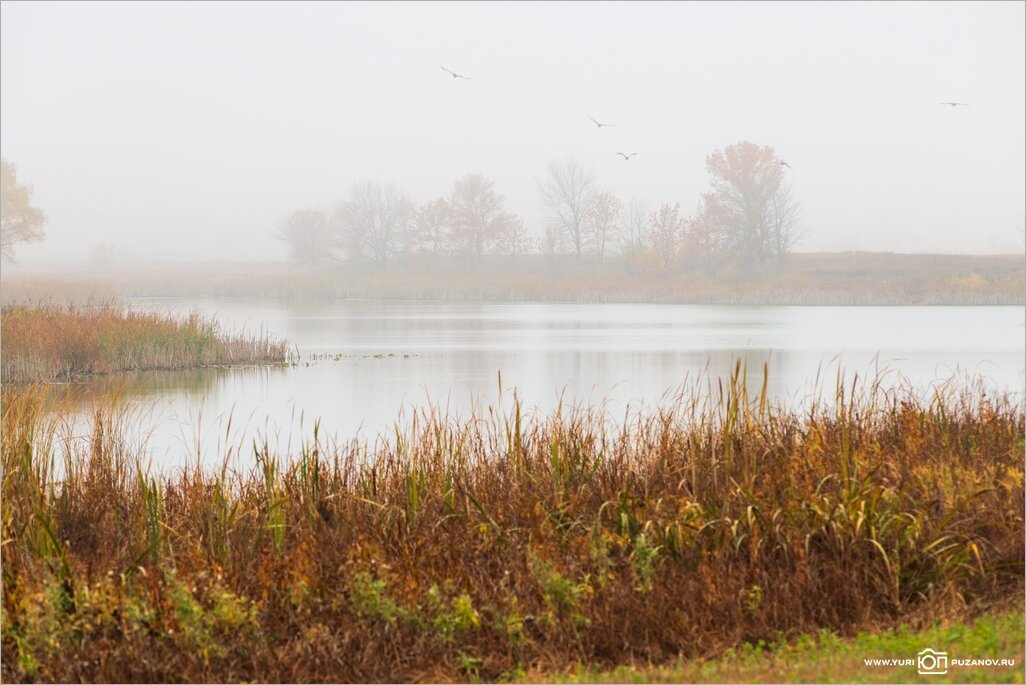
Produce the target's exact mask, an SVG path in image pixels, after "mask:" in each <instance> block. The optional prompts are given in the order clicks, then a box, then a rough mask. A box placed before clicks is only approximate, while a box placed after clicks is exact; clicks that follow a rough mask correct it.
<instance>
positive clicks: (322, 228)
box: [275, 209, 334, 266]
mask: <svg viewBox="0 0 1026 685" xmlns="http://www.w3.org/2000/svg"><path fill="white" fill-rule="evenodd" d="M275 237H277V238H278V239H280V240H284V241H285V242H286V243H288V246H289V259H291V260H292V261H294V262H297V263H299V264H302V265H304V266H318V265H320V264H323V263H325V262H326V261H328V260H330V259H331V258H332V257H333V256H334V255H333V251H334V246H333V244H332V242H333V240H332V230H331V224H329V223H328V217H326V216H325V215H324V213H323V212H319V211H317V210H315V209H300V210H298V211H295V212H293V213H292V214H291V216H289V218H288V219H286V220H285V225H284V226H282V228H281V230H279V231H278V232H277V234H275Z"/></svg>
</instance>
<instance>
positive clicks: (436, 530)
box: [2, 370, 1026, 682]
mask: <svg viewBox="0 0 1026 685" xmlns="http://www.w3.org/2000/svg"><path fill="white" fill-rule="evenodd" d="M743 378H744V375H743V374H741V373H740V370H739V372H738V373H736V374H735V375H734V377H733V378H731V379H725V382H724V384H723V385H722V386H721V387H722V393H721V394H719V395H716V396H711V395H709V394H703V395H690V396H689V395H683V396H681V397H680V398H679V399H678V400H677V401H676V402H675V403H673V404H671V405H668V406H664V407H663V408H662V410H660V411H659V412H656V413H654V414H651V415H649V416H647V417H639V418H638V419H637V420H636V421H633V422H632V423H630V424H628V425H624V426H610V425H608V421H609V419H608V418H606V417H605V416H604V415H603V414H602V413H601V411H600V410H597V409H589V408H587V407H581V408H576V409H570V408H565V409H563V410H560V411H557V412H554V413H552V414H549V415H542V416H537V417H534V418H529V417H525V416H523V415H522V414H521V409H520V406H519V405H515V406H514V407H512V408H511V409H509V410H508V411H505V412H485V413H482V414H479V415H478V416H477V417H476V418H467V419H465V420H462V421H455V420H452V419H448V418H446V417H444V416H443V415H442V414H440V413H439V412H437V411H436V410H434V409H432V408H426V409H425V410H424V411H422V412H419V413H418V414H417V416H416V418H415V419H411V420H410V421H408V422H407V423H406V424H404V425H403V426H402V427H399V428H397V430H396V431H395V433H394V435H393V436H392V437H390V438H382V439H379V440H376V441H373V442H370V443H367V442H358V441H354V442H352V443H343V444H332V445H331V446H330V447H329V446H328V444H326V443H325V442H324V441H323V440H322V439H320V436H318V431H317V429H315V430H314V432H313V434H312V435H310V436H308V439H307V442H306V444H305V445H304V446H303V447H301V448H297V449H296V451H295V452H294V453H291V454H275V453H274V452H272V451H271V450H270V449H269V448H267V447H266V446H262V445H261V444H259V443H257V444H255V445H254V446H253V450H254V458H255V459H256V462H257V465H256V467H255V468H253V469H238V468H236V459H237V458H238V455H233V454H232V453H230V452H229V453H227V454H225V464H224V467H223V468H221V469H217V470H215V471H213V472H210V471H204V470H200V469H198V468H186V469H185V470H184V471H176V472H175V473H174V474H162V475H159V476H158V475H156V474H153V473H151V472H149V471H148V470H147V469H146V468H145V467H143V466H141V465H140V464H139V463H137V461H136V459H137V458H138V457H139V455H137V454H134V453H133V452H132V451H131V449H130V448H129V447H128V445H129V442H128V441H126V440H123V439H122V436H121V435H120V434H119V430H120V428H119V427H120V426H122V425H123V423H122V422H121V421H120V420H119V418H118V417H119V410H118V408H117V406H116V405H115V406H110V405H105V406H101V407H98V409H97V411H96V412H95V414H94V418H93V422H94V424H93V430H92V432H91V434H90V435H86V436H85V437H84V438H83V439H81V440H67V439H65V435H64V432H63V431H64V430H65V428H62V427H63V426H67V425H68V424H67V423H66V422H63V421H62V420H61V418H60V412H59V411H58V412H57V413H56V414H47V413H44V412H43V411H42V409H43V406H44V398H43V397H42V395H41V394H40V391H39V389H33V388H11V387H8V386H5V387H4V389H3V426H2V428H3V438H2V458H3V472H4V474H5V477H4V480H3V492H2V495H3V499H2V501H3V539H4V541H5V543H4V556H3V564H4V574H3V582H4V593H3V596H4V612H3V644H2V649H3V669H4V672H3V676H4V679H5V680H25V679H36V680H55V681H66V680H76V681H87V682H97V681H122V682H135V681H161V682H163V681H169V680H176V681H178V680H185V681H194V682H200V681H205V682H226V681H239V680H249V681H253V680H266V681H277V682H313V681H322V680H326V681H334V682H349V681H357V682H404V681H428V682H434V681H468V680H477V679H481V680H486V681H497V680H508V679H516V678H520V677H523V676H524V675H525V674H532V675H534V674H539V675H538V676H537V677H538V678H539V679H543V680H548V679H550V678H553V679H558V678H559V676H558V674H559V673H565V672H568V670H572V669H574V668H576V665H577V664H589V665H590V666H591V667H593V668H597V669H599V670H601V671H608V670H610V669H612V668H614V667H616V666H618V665H622V664H638V663H652V664H660V663H664V664H665V663H673V662H674V661H675V660H677V659H683V660H685V661H689V660H693V659H699V658H715V657H718V656H723V655H724V654H727V653H729V650H734V652H735V653H737V651H738V650H742V649H744V647H743V646H744V645H745V644H757V643H758V642H759V641H760V640H761V641H763V642H764V643H766V644H769V643H771V642H773V643H780V642H781V641H785V642H789V643H790V642H792V641H794V640H798V639H799V636H800V635H803V634H816V635H819V634H821V633H820V631H822V630H828V631H832V632H833V633H836V634H838V635H853V634H855V633H857V632H858V631H879V630H886V629H889V628H893V627H895V626H897V625H899V624H902V623H913V624H914V625H915V627H916V628H925V627H927V626H928V625H929V624H930V623H931V622H932V620H933V619H934V618H940V617H943V618H945V619H950V620H955V621H958V620H964V619H966V618H969V617H971V616H973V615H974V614H976V613H979V611H980V608H981V607H988V606H993V605H994V604H995V603H1000V602H1003V601H1006V600H1007V598H1008V597H1014V596H1021V595H1022V592H1023V554H1024V542H1023V540H1024V536H1023V513H1024V511H1023V509H1024V504H1023V503H1024V489H1023V470H1022V459H1023V456H1022V455H1023V445H1024V431H1026V429H1024V419H1023V413H1022V408H1021V406H1020V405H1019V404H1018V403H1014V402H1012V401H1010V400H1006V399H1001V398H992V397H987V396H981V395H978V394H975V393H974V392H972V391H971V389H968V388H966V389H961V390H956V389H955V388H951V387H950V386H949V389H948V390H946V391H944V392H938V393H937V394H936V395H934V396H933V397H931V398H928V399H922V398H920V397H918V396H917V395H915V394H914V393H912V392H911V391H907V390H903V389H901V388H897V389H891V390H884V389H880V388H879V387H876V386H870V387H869V389H866V390H863V389H862V388H863V386H861V385H859V386H857V387H852V386H851V385H850V384H848V385H846V386H841V387H838V389H837V395H836V397H835V398H834V399H833V401H832V402H831V403H829V405H828V404H826V403H824V404H812V405H809V406H805V407H803V408H801V409H800V410H798V411H791V410H786V409H780V408H774V407H773V406H772V404H771V403H768V402H766V401H765V395H764V393H763V392H762V391H761V390H758V389H753V390H752V391H751V392H749V391H748V389H747V388H746V387H745V385H744V382H743V380H742V379H743ZM58 444H59V445H61V446H62V447H63V446H67V447H68V448H70V449H71V450H72V454H71V456H69V457H68V458H67V459H66V461H63V462H58V463H54V461H55V460H57V459H59V457H58V455H59V454H60V452H59V451H58V450H57V449H56V445H58ZM965 656H975V655H974V654H967V655H965ZM856 675H857V674H847V675H844V676H842V679H845V680H847V679H854V678H855V677H856ZM899 675H900V674H899ZM781 678H783V676H782V675H781V676H779V677H778V676H777V675H776V674H774V675H771V676H767V679H769V680H778V679H781Z"/></svg>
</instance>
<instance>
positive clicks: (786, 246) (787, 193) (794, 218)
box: [767, 183, 805, 262]
mask: <svg viewBox="0 0 1026 685" xmlns="http://www.w3.org/2000/svg"><path fill="white" fill-rule="evenodd" d="M801 220H802V207H801V203H800V202H798V200H797V199H796V198H795V196H794V192H793V191H792V190H791V185H790V184H789V183H781V184H780V187H779V188H778V189H777V192H775V193H774V194H773V197H772V198H770V206H769V216H768V217H767V226H768V229H769V235H768V238H769V250H770V252H771V253H772V254H773V255H774V256H775V257H776V258H777V261H778V262H782V261H783V260H784V257H785V256H786V255H787V254H788V253H789V252H790V251H791V249H792V248H793V247H794V246H795V245H796V244H797V243H798V241H799V240H801V239H802V236H804V235H805V231H804V229H802V228H801V227H800V223H801Z"/></svg>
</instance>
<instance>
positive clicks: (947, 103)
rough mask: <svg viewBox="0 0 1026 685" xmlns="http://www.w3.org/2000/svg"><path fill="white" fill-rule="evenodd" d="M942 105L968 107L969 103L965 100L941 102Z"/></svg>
mask: <svg viewBox="0 0 1026 685" xmlns="http://www.w3.org/2000/svg"><path fill="white" fill-rule="evenodd" d="M940 104H942V105H948V106H949V107H968V106H969V105H968V104H967V103H965V102H942V103H940Z"/></svg>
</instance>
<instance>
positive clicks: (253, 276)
mask: <svg viewBox="0 0 1026 685" xmlns="http://www.w3.org/2000/svg"><path fill="white" fill-rule="evenodd" d="M7 271H11V273H7ZM2 285H3V288H2V292H3V299H4V302H8V303H10V302H25V301H42V300H47V299H54V300H57V301H71V300H79V299H82V298H87V297H169V296H190V297H249V298H254V297H255V298H279V299H295V300H305V299H339V298H375V299H404V300H437V301H455V302H462V301H494V302H511V301H536V302H579V303H583V302H625V303H629V302H651V303H676V304H743V305H903V304H904V305H945V304H946V305H1022V304H1024V303H1026V264H1024V261H1023V256H1022V255H927V254H923V255H917V254H893V253H862V252H846V253H809V254H793V255H789V256H788V258H787V260H786V261H785V262H784V263H783V264H781V265H774V266H767V267H766V268H764V269H762V270H761V271H760V270H756V271H751V270H749V271H739V270H729V269H724V270H721V271H719V272H717V273H706V272H704V271H701V270H692V271H686V272H682V273H676V272H674V273H663V272H660V271H659V270H658V269H653V268H645V267H643V266H641V267H638V266H636V267H630V265H627V264H624V263H623V262H622V260H616V261H614V260H610V261H607V262H604V263H597V262H593V263H585V264H576V263H575V262H574V261H573V260H572V259H570V258H565V257H547V256H542V255H522V256H520V257H509V258H503V259H498V258H486V259H485V260H484V261H483V262H481V263H477V262H468V261H466V260H461V259H458V258H455V257H451V256H437V257H432V258H430V259H427V258H419V257H417V258H410V259H408V260H407V261H405V262H403V263H401V264H395V265H392V267H391V268H388V269H376V268H374V267H372V266H369V265H366V264H348V263H338V264H335V265H332V266H330V267H322V268H318V269H309V268H297V267H294V266H291V265H288V264H281V263H265V264H241V263H222V264H205V265H195V264H194V265H177V264H150V265H146V266H145V267H139V266H131V265H125V266H124V268H121V269H118V268H105V269H102V270H98V269H94V270H90V269H82V270H80V271H76V270H69V269H62V270H59V271H57V270H46V269H37V270H28V269H24V268H22V269H16V270H5V274H4V276H3V280H2Z"/></svg>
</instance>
